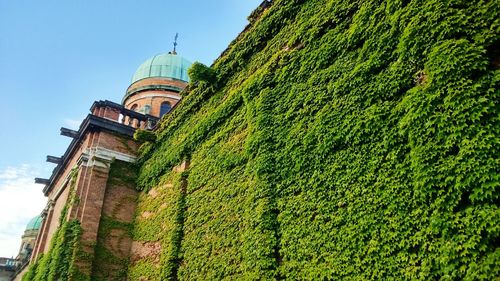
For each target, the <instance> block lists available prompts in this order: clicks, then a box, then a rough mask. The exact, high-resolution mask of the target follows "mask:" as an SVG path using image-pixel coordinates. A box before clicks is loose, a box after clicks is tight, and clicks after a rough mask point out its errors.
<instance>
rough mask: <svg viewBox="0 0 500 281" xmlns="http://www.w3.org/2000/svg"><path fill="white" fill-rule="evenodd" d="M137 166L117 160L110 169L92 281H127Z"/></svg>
mask: <svg viewBox="0 0 500 281" xmlns="http://www.w3.org/2000/svg"><path fill="white" fill-rule="evenodd" d="M136 177H137V175H136V168H135V166H134V164H132V163H127V162H123V161H119V160H115V161H114V162H113V163H111V167H110V169H109V176H108V181H107V184H106V192H105V195H104V201H103V209H102V214H101V219H100V222H99V230H98V233H97V242H96V244H95V246H94V259H93V262H92V274H91V275H92V280H107V281H109V280H125V279H126V276H127V270H128V264H129V254H130V248H131V245H132V226H133V225H132V223H133V220H134V211H135V208H136V205H137V196H138V194H137V191H136V189H135V179H136Z"/></svg>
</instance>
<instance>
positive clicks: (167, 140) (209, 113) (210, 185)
mask: <svg viewBox="0 0 500 281" xmlns="http://www.w3.org/2000/svg"><path fill="white" fill-rule="evenodd" d="M273 2H274V3H273V5H272V6H271V7H270V8H268V9H267V10H266V11H265V12H263V13H262V14H260V16H259V17H253V21H252V23H251V24H250V25H249V27H248V28H247V29H246V31H245V32H244V33H242V34H240V36H238V38H237V40H235V41H234V42H232V43H231V45H230V47H229V48H228V50H226V52H225V53H224V55H223V56H221V57H220V58H219V59H218V60H217V61H216V62H215V63H214V65H213V69H214V71H215V72H216V73H217V76H218V86H217V87H211V86H209V85H206V84H202V83H200V85H197V86H195V87H192V88H191V89H190V91H189V92H188V93H187V95H186V96H185V98H184V99H183V101H182V103H180V104H179V106H177V107H176V109H175V111H173V112H172V114H169V116H167V117H166V118H165V119H164V120H162V123H161V124H160V130H159V131H158V132H157V141H156V142H155V143H150V144H146V145H145V146H144V147H143V148H142V150H141V152H142V154H141V159H140V160H139V164H140V165H141V167H140V172H139V177H138V184H139V188H140V189H142V190H144V191H145V192H146V191H149V190H151V189H152V188H154V187H156V188H158V187H161V186H162V185H163V184H164V183H165V182H162V181H163V180H165V179H166V178H169V177H172V172H171V170H172V168H173V167H174V166H176V165H178V164H179V163H181V162H182V161H183V160H184V159H186V158H188V159H191V168H190V170H189V174H188V175H187V178H186V181H187V185H186V190H185V193H184V192H183V191H182V188H179V186H180V185H179V184H174V186H176V187H173V188H165V189H161V190H163V191H162V195H160V196H157V197H154V198H150V197H148V196H149V195H147V194H146V193H144V194H143V195H141V196H142V199H141V200H142V201H141V202H140V203H139V205H140V208H139V209H140V210H139V212H138V215H137V218H136V225H135V229H134V238H137V239H138V240H141V241H153V242H154V241H156V242H160V243H161V245H162V252H161V254H160V264H159V265H160V266H161V270H156V269H155V268H156V267H155V266H157V265H158V263H156V261H154V260H147V259H146V260H141V261H139V262H137V263H135V264H133V265H132V266H131V268H129V278H131V279H137V278H139V277H140V276H145V277H147V278H150V279H156V280H158V279H160V278H159V276H160V275H161V276H162V278H164V279H175V278H177V279H179V280H219V279H288V280H338V279H356V280H387V279H389V280H407V279H411V280H414V279H417V280H432V279H441V280H461V279H464V280H492V279H495V278H496V277H498V276H499V275H500V248H499V245H498V241H499V239H500V208H499V203H498V202H499V199H500V198H499V196H500V175H499V173H498V171H499V170H500V159H499V156H500V141H499V140H500V137H499V136H500V114H499V112H500V108H499V107H500V105H499V101H500V91H499V90H498V89H499V87H498V85H499V81H500V73H499V70H498V63H496V62H497V61H498V53H497V52H495V51H492V50H494V49H495V48H497V47H498V44H499V43H498V42H499V39H498V38H499V30H500V25H499V22H498V18H499V15H500V6H499V5H497V4H496V3H495V1H490V2H488V1H486V2H485V1H469V2H466V1H438V0H425V1H401V0H387V1H347V0H345V1H338V0H336V1H333V0H330V1H327V0H308V1H303V0H292V1H285V0H281V1H273ZM256 13H260V11H259V12H256ZM166 181H167V182H180V180H173V179H170V180H166ZM162 204H166V206H167V207H166V208H163V209H161V211H159V212H156V211H155V210H160V209H159V207H160V206H162ZM146 211H147V212H155V215H154V216H152V217H148V218H146V217H143V216H142V215H141V214H142V213H143V212H146ZM179 240H181V241H180V244H179ZM179 245H180V246H179ZM176 268H177V269H176ZM149 270H153V271H152V272H154V274H153V273H151V272H149V273H148V272H147V271H149ZM155 270H156V271H155ZM176 270H177V271H176ZM175 274H176V275H175ZM174 275H175V276H174ZM136 277H137V278H136Z"/></svg>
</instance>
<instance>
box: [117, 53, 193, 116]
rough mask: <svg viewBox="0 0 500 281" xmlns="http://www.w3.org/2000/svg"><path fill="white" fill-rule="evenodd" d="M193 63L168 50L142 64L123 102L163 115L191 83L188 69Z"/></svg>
mask: <svg viewBox="0 0 500 281" xmlns="http://www.w3.org/2000/svg"><path fill="white" fill-rule="evenodd" d="M190 65H191V62H189V61H188V60H186V59H185V58H183V57H181V56H179V55H177V54H176V53H175V52H168V53H164V54H159V55H156V56H154V57H152V58H150V59H148V60H146V61H145V62H144V63H142V64H141V65H140V66H139V68H138V69H137V71H136V72H135V74H134V76H133V77H132V82H131V84H130V86H129V87H128V89H127V91H126V93H125V96H124V97H123V101H122V104H123V105H124V106H125V108H127V109H130V110H134V111H137V112H139V113H142V114H149V115H152V116H155V117H161V116H163V115H164V114H165V113H167V112H169V111H170V110H171V109H172V108H173V107H174V106H175V105H176V104H177V103H178V102H179V100H180V99H181V96H180V94H179V93H180V92H181V91H182V90H183V89H184V88H185V87H186V86H187V83H188V82H189V78H188V74H187V70H188V68H189V66H190Z"/></svg>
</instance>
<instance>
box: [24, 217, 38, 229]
mask: <svg viewBox="0 0 500 281" xmlns="http://www.w3.org/2000/svg"><path fill="white" fill-rule="evenodd" d="M41 225H42V217H41V216H36V217H34V218H32V219H31V220H30V222H29V223H28V225H26V230H38V229H40V226H41Z"/></svg>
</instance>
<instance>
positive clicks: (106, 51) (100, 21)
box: [0, 0, 262, 256]
mask: <svg viewBox="0 0 500 281" xmlns="http://www.w3.org/2000/svg"><path fill="white" fill-rule="evenodd" d="M260 2H262V0H246V1H234V0H232V1H230V0H218V1H202V0H183V1H153V0H142V1H138V0H135V1H133V0H122V1H105V0H99V1H97V0H92V1H90V0H86V1H84V0H68V1H55V0H45V1H36V0H31V1H25V0H15V1H9V0H0V101H1V103H2V110H0V120H1V122H2V124H3V126H2V129H1V130H2V133H1V134H0V136H1V137H0V208H1V210H2V214H3V215H2V217H0V256H12V255H15V254H16V253H17V250H18V247H19V245H20V236H21V234H22V232H23V229H24V226H25V225H26V223H27V222H28V221H29V218H30V217H33V216H35V215H37V214H38V213H39V212H40V211H41V209H43V207H44V205H45V198H44V197H43V195H42V192H41V189H42V186H40V185H34V184H33V183H32V182H33V178H34V177H35V176H36V177H49V175H50V173H51V171H52V169H53V168H54V165H53V164H50V163H46V162H45V156H46V155H54V156H61V155H62V154H64V151H65V149H66V147H67V145H68V143H69V139H67V138H65V137H62V136H60V135H59V128H60V127H73V128H75V127H77V125H78V124H79V122H80V121H81V120H82V119H83V118H84V117H85V116H86V115H87V114H88V112H89V111H88V110H89V108H90V106H91V105H92V102H93V101H95V100H100V99H103V100H104V99H107V100H111V101H115V102H121V98H122V97H123V94H124V93H125V90H126V88H127V87H128V86H129V83H130V79H131V77H132V75H133V73H134V71H135V69H136V68H137V67H138V66H139V65H140V64H141V63H142V62H143V61H145V60H146V59H148V58H149V57H151V56H153V55H155V54H158V53H163V52H167V51H170V50H171V49H172V41H173V37H174V35H175V33H176V32H178V33H179V45H178V47H177V50H178V53H179V54H180V55H182V56H184V57H185V58H187V59H189V60H191V61H200V62H203V63H205V64H208V65H209V64H211V63H212V62H213V61H214V60H215V59H216V58H217V57H218V56H219V55H220V53H221V52H222V51H223V50H224V49H225V48H226V47H227V45H228V44H229V43H230V42H231V40H233V39H234V38H235V37H236V36H237V35H238V33H239V32H240V31H242V30H243V28H244V26H245V25H246V24H247V19H246V18H247V16H248V15H249V14H250V12H251V11H252V10H253V9H254V8H255V7H257V5H258V4H260Z"/></svg>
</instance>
